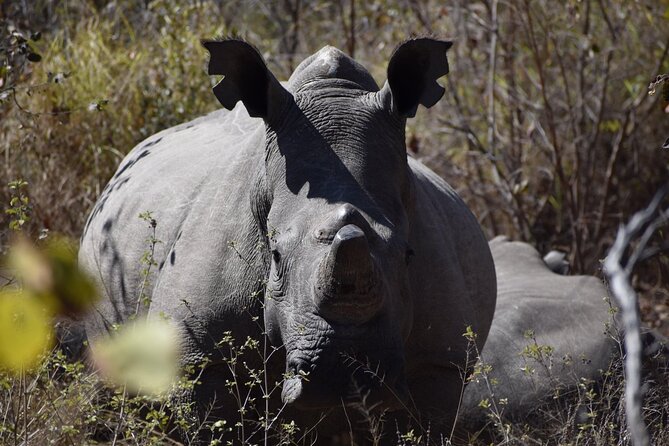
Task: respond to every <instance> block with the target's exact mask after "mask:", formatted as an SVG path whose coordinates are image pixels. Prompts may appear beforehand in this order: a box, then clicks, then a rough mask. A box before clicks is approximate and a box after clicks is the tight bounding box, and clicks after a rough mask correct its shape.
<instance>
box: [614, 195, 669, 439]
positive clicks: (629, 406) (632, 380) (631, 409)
mask: <svg viewBox="0 0 669 446" xmlns="http://www.w3.org/2000/svg"><path fill="white" fill-rule="evenodd" d="M667 194H669V184H667V185H665V186H664V187H663V188H662V189H660V191H659V192H658V193H657V194H656V195H655V197H654V198H653V201H652V202H651V203H650V205H649V206H648V207H647V208H646V209H644V210H642V211H640V212H637V213H636V214H634V216H633V217H632V219H631V220H630V222H629V223H628V224H627V225H624V226H621V227H620V228H619V229H618V235H617V236H616V240H615V242H614V244H613V246H612V247H611V249H610V250H609V254H608V256H607V257H606V260H605V261H604V269H605V272H606V275H607V277H608V279H609V285H610V287H611V292H612V293H613V296H614V297H615V299H616V301H617V302H618V304H619V305H620V310H621V312H622V322H623V328H624V332H625V337H624V342H625V349H626V356H625V378H626V379H625V412H626V413H627V422H628V425H629V430H630V433H631V435H632V442H633V444H634V445H635V446H647V445H648V444H649V443H650V440H649V435H648V430H647V428H646V424H645V423H644V420H643V416H642V406H641V403H642V394H641V356H642V344H641V324H640V322H639V308H638V302H637V296H636V292H635V291H634V289H633V288H632V285H631V283H630V276H631V275H632V271H633V269H634V266H635V265H636V263H637V262H638V261H639V260H640V259H641V258H642V257H643V256H642V253H643V252H645V250H646V246H647V244H648V242H649V241H650V238H651V236H652V235H653V234H654V233H655V231H656V230H657V228H658V227H659V226H660V225H662V224H665V223H666V222H667V218H668V216H669V209H667V210H664V211H662V210H659V211H658V208H659V207H660V204H661V203H662V201H663V200H664V198H665V197H666V196H667ZM658 214H659V215H658ZM637 238H640V242H639V245H638V246H637V247H636V249H635V250H634V251H633V253H632V255H631V256H630V257H629V259H628V260H625V256H626V252H627V250H628V249H629V247H630V245H631V244H632V242H633V241H634V240H635V239H637Z"/></svg>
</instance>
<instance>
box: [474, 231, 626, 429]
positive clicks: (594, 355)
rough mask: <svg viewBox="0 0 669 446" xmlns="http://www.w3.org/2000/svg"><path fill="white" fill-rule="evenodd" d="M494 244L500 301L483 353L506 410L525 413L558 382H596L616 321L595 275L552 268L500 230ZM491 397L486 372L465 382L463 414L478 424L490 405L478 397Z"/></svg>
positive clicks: (570, 386) (609, 354) (568, 386)
mask: <svg viewBox="0 0 669 446" xmlns="http://www.w3.org/2000/svg"><path fill="white" fill-rule="evenodd" d="M490 247H491V250H492V253H493V258H494V260H495V267H496V270H497V283H498V292H497V308H496V310H495V317H494V319H493V323H492V327H491V329H490V334H489V336H488V341H487V343H486V344H485V347H484V348H483V351H482V352H481V358H482V360H483V362H484V363H485V364H488V365H491V366H492V371H491V372H490V374H489V379H490V380H492V379H494V380H495V382H496V383H497V384H496V385H495V387H494V393H495V399H502V398H505V399H506V400H507V404H506V405H505V406H503V407H504V411H505V414H506V416H509V417H512V418H513V417H516V416H527V415H528V414H531V413H532V411H533V410H535V409H537V408H538V407H540V405H542V404H543V403H546V402H547V401H549V400H550V398H551V397H553V396H554V392H555V390H556V389H561V390H562V392H563V393H562V394H564V392H565V391H569V390H574V389H575V388H576V385H578V384H579V382H580V379H581V378H585V379H588V380H592V381H597V380H598V379H599V378H600V377H601V372H602V370H607V369H608V367H609V364H610V361H611V360H612V358H613V357H614V355H613V354H614V351H615V348H616V344H615V342H614V341H613V338H612V337H611V336H610V333H609V332H608V330H607V325H606V324H607V323H609V322H611V315H610V311H609V310H610V307H609V304H608V303H607V302H606V300H605V298H606V296H607V292H606V289H605V287H604V285H603V283H602V282H601V281H600V280H599V279H597V278H595V277H592V276H563V275H559V274H555V273H553V272H552V271H551V270H549V269H548V267H547V266H546V265H545V264H544V262H543V260H542V259H541V257H540V255H539V253H538V252H537V251H536V250H535V249H534V248H533V247H532V246H530V245H528V244H527V243H522V242H510V241H508V240H507V239H506V238H505V237H497V238H495V239H493V240H492V241H491V242H490ZM529 330H531V332H532V334H533V337H532V336H530V333H528V331H529ZM535 342H536V345H535ZM528 346H529V350H526V348H527V347H528ZM532 346H534V347H535V349H534V353H532ZM546 347H550V349H552V350H550V352H549V350H547V349H546ZM539 348H542V351H543V353H541V355H539V354H537V349H539ZM490 396H491V395H490V391H489V390H488V389H487V387H486V384H485V382H484V380H483V379H481V380H478V381H474V382H472V383H471V384H469V385H468V386H467V388H466V391H465V394H464V399H463V403H462V404H463V410H462V412H463V416H462V417H461V420H462V421H463V423H464V424H465V425H467V426H468V427H469V428H480V427H481V426H482V425H483V424H484V423H485V421H486V420H487V414H486V410H485V409H482V408H481V407H478V404H479V402H480V401H482V400H484V399H489V398H490Z"/></svg>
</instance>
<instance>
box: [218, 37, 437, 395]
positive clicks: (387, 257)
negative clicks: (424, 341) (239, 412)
mask: <svg viewBox="0 0 669 446" xmlns="http://www.w3.org/2000/svg"><path fill="white" fill-rule="evenodd" d="M205 46H206V47H207V49H209V51H210V52H211V61H210V74H224V75H225V78H224V79H223V80H222V81H221V82H220V83H219V84H218V85H217V86H216V87H214V92H215V93H216V95H217V97H218V98H219V100H220V102H221V103H222V104H223V105H224V106H226V107H227V108H231V107H233V106H234V105H235V103H236V102H237V101H238V100H241V101H242V102H243V103H244V105H245V106H246V108H247V110H248V111H249V114H251V115H252V116H258V117H262V118H263V119H264V121H265V127H266V138H265V140H266V156H265V166H264V167H265V172H264V173H263V175H264V177H263V178H262V184H263V187H261V188H259V190H258V192H257V194H256V195H257V196H256V197H253V198H252V199H254V200H257V201H258V203H257V204H256V206H255V207H256V208H257V209H262V211H259V212H258V216H257V218H258V220H259V221H258V226H259V228H261V229H262V231H263V232H266V235H267V246H268V255H267V257H268V266H267V269H268V274H267V284H266V294H265V328H266V331H267V333H268V335H269V337H270V339H271V341H272V343H274V344H275V345H283V346H284V347H285V351H286V372H287V375H286V376H287V379H286V381H285V383H284V386H283V392H282V398H283V400H284V402H286V403H291V404H295V405H297V406H298V407H302V408H325V407H331V406H339V405H341V404H342V402H345V401H346V400H349V401H351V402H356V401H358V402H359V401H360V398H361V397H365V398H367V401H368V402H371V403H375V402H383V406H385V407H386V408H389V407H396V406H398V405H400V404H401V402H402V400H403V399H404V398H405V397H406V389H405V383H404V376H403V375H404V372H403V368H404V365H403V364H404V354H403V343H404V341H405V340H406V338H407V337H408V335H409V332H410V330H411V321H412V304H411V300H410V293H409V281H408V261H409V259H410V257H411V254H412V251H411V247H410V246H409V240H408V239H409V229H410V220H411V211H412V200H411V195H412V191H411V179H410V174H409V170H408V167H407V155H406V150H405V142H404V124H405V119H406V118H407V117H410V116H413V115H414V114H415V111H416V108H417V105H418V104H419V103H421V104H423V105H426V106H431V105H432V104H434V103H435V102H436V101H437V100H438V99H439V98H440V97H441V95H442V94H443V89H442V88H441V87H439V86H438V84H436V82H435V80H436V79H437V78H438V77H440V76H442V75H444V74H446V72H447V71H448V64H447V61H446V50H447V49H448V48H449V47H450V43H448V42H440V41H436V40H430V39H417V40H410V41H408V42H406V43H405V44H403V45H402V46H400V47H399V48H398V49H397V50H396V51H395V53H394V55H393V57H392V58H391V61H390V63H389V68H388V82H387V83H386V85H385V86H384V87H383V89H381V90H380V91H379V89H378V87H377V86H376V83H375V82H374V80H373V79H372V78H371V76H370V75H369V73H367V71H366V70H365V69H364V68H362V67H361V66H360V65H359V64H357V63H356V62H355V61H353V60H352V59H350V58H348V57H347V56H346V55H344V54H343V53H341V52H340V51H339V50H336V49H334V48H331V47H326V48H324V49H323V50H321V51H320V52H319V53H317V54H315V55H313V56H311V57H310V58H308V59H307V60H305V61H304V62H303V63H302V64H301V65H300V66H299V67H298V68H297V70H296V71H295V73H294V74H293V76H292V77H291V79H290V80H289V82H288V84H287V87H286V88H284V87H283V86H282V85H281V84H279V83H278V82H277V81H276V79H275V78H274V77H273V76H272V75H271V73H270V72H269V71H268V70H267V68H266V67H265V65H264V62H263V61H262V59H261V58H260V56H259V55H258V53H257V52H256V51H255V50H254V49H253V48H252V47H250V46H249V45H248V44H245V43H244V42H241V41H234V40H228V41H223V42H205Z"/></svg>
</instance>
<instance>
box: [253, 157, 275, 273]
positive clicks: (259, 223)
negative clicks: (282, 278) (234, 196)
mask: <svg viewBox="0 0 669 446" xmlns="http://www.w3.org/2000/svg"><path fill="white" fill-rule="evenodd" d="M249 198H250V201H251V214H252V216H253V222H254V224H255V226H256V229H257V242H258V246H264V247H265V249H263V250H262V259H263V263H264V266H265V271H269V261H270V260H269V249H268V248H267V247H268V246H269V240H268V235H267V234H268V229H267V217H268V216H269V210H270V209H271V207H272V199H273V196H272V191H271V190H270V189H269V188H268V187H267V175H266V173H265V165H264V163H261V166H259V168H258V169H256V173H255V178H254V180H253V183H252V186H251V190H250V193H249Z"/></svg>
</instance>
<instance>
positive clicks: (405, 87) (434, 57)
mask: <svg viewBox="0 0 669 446" xmlns="http://www.w3.org/2000/svg"><path fill="white" fill-rule="evenodd" d="M452 45H453V43H452V42H449V41H445V40H436V39H432V38H416V39H410V40H407V41H405V42H404V43H402V44H400V45H399V46H398V47H397V48H396V49H395V51H394V52H393V55H392V56H391V58H390V62H389V63H388V84H389V86H390V90H391V91H392V95H393V104H394V106H395V108H396V111H397V112H398V113H399V114H400V115H401V116H404V117H408V118H411V117H413V116H415V114H416V109H417V108H418V104H422V105H423V106H425V107H428V108H429V107H432V106H433V105H434V104H436V103H437V102H438V101H439V99H441V97H442V96H443V95H444V91H445V89H444V88H443V87H442V86H441V85H439V84H438V83H437V79H439V78H440V77H442V76H444V75H446V74H447V73H448V59H447V57H446V51H448V49H449V48H450V47H451V46H452Z"/></svg>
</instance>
